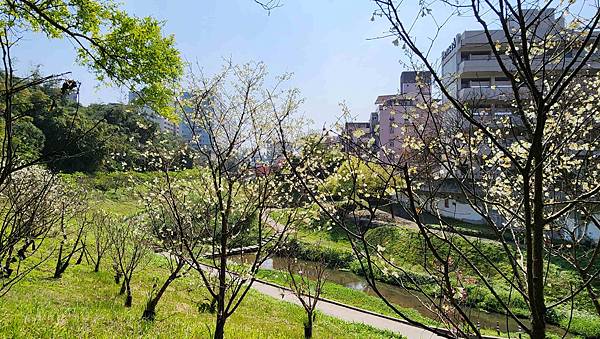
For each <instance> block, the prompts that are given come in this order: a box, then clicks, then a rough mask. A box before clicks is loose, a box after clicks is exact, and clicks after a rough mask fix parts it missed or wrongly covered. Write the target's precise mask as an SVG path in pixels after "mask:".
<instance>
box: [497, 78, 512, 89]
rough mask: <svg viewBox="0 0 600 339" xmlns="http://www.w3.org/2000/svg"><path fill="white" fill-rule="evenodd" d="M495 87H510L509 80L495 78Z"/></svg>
mask: <svg viewBox="0 0 600 339" xmlns="http://www.w3.org/2000/svg"><path fill="white" fill-rule="evenodd" d="M495 83H496V87H511V86H512V84H511V83H510V79H508V78H504V77H496V78H495Z"/></svg>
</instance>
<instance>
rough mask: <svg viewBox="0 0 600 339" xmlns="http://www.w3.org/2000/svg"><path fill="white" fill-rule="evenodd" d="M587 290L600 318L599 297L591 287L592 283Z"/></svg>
mask: <svg viewBox="0 0 600 339" xmlns="http://www.w3.org/2000/svg"><path fill="white" fill-rule="evenodd" d="M586 289H587V292H588V295H589V296H590V299H592V303H593V304H594V307H595V308H596V313H598V315H599V316H600V302H599V301H598V296H597V295H596V292H595V291H594V288H593V287H592V286H591V283H590V284H588V285H587V286H586Z"/></svg>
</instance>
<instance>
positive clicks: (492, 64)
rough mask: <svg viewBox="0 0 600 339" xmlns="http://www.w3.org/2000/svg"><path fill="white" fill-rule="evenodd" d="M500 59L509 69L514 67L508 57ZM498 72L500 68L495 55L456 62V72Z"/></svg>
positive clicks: (500, 70)
mask: <svg viewBox="0 0 600 339" xmlns="http://www.w3.org/2000/svg"><path fill="white" fill-rule="evenodd" d="M502 61H503V62H504V65H505V66H506V67H507V68H508V70H509V71H512V70H513V69H514V67H513V65H512V62H511V61H510V59H509V58H508V57H503V58H502ZM483 72H489V73H500V72H502V68H500V65H499V64H498V61H497V60H496V58H495V57H493V56H491V57H489V58H487V59H475V60H463V61H462V62H461V63H460V64H458V73H459V74H463V73H483Z"/></svg>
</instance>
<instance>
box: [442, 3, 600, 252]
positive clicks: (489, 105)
mask: <svg viewBox="0 0 600 339" xmlns="http://www.w3.org/2000/svg"><path fill="white" fill-rule="evenodd" d="M524 15H525V18H530V19H531V20H533V18H538V20H539V21H537V23H534V24H535V25H536V26H537V31H536V33H537V35H538V36H540V37H545V36H547V35H548V34H550V33H557V32H559V31H565V30H567V29H566V27H565V21H564V17H562V16H559V17H557V16H556V15H555V12H554V10H553V9H547V10H545V11H544V12H540V11H538V10H534V9H532V10H526V11H525V14H524ZM509 27H510V28H511V31H512V32H514V34H515V37H518V34H519V31H518V30H517V29H516V25H515V24H514V20H513V19H510V18H509ZM513 28H514V29H513ZM490 35H491V38H492V41H496V42H497V44H500V46H501V45H502V44H503V43H504V44H506V42H507V39H506V36H505V33H504V31H502V30H491V31H490ZM561 53H563V54H564V55H560V57H559V58H557V59H558V60H559V61H558V62H555V63H549V62H546V63H543V64H542V60H541V59H540V58H534V59H533V60H532V61H531V63H532V66H533V69H534V70H537V69H539V70H540V71H543V72H544V73H545V74H551V73H553V72H558V71H561V70H562V69H564V68H565V66H566V65H567V64H569V63H571V62H573V58H574V53H573V52H572V51H569V50H568V49H566V48H565V49H564V51H562V52H561ZM501 59H502V60H503V61H504V62H503V64H504V65H505V66H506V67H507V70H508V71H509V72H511V71H513V70H514V69H515V67H514V66H513V65H512V62H511V60H510V57H509V56H508V55H502V56H501ZM599 61H600V57H599V56H596V55H594V56H593V57H592V58H590V59H589V61H588V62H587V64H586V65H585V66H584V69H587V70H600V62H599ZM575 64H577V60H576V61H575ZM542 67H543V68H542ZM442 79H443V81H444V82H445V88H446V89H447V90H448V92H449V95H450V96H452V97H454V98H456V99H458V100H459V101H461V102H469V103H471V107H472V114H473V116H479V117H480V119H484V118H486V119H488V121H491V120H493V119H494V118H496V117H499V116H506V115H511V114H512V109H511V106H512V101H513V100H514V98H515V95H514V90H513V87H512V85H511V82H510V80H509V78H508V77H507V75H506V74H505V73H504V72H503V70H502V68H501V66H500V65H499V63H498V61H497V58H496V56H495V55H494V54H493V52H492V47H491V46H490V44H489V40H488V38H487V36H486V34H485V32H484V31H483V30H478V31H464V32H462V33H460V34H457V35H456V37H455V38H454V40H453V41H452V43H451V44H450V46H449V47H448V48H447V49H446V50H445V51H444V52H443V53H442ZM519 94H520V95H521V96H522V98H527V92H526V90H523V92H522V93H521V92H519ZM447 100H448V98H447V97H443V98H442V101H447ZM447 193H449V194H447V195H446V196H445V197H440V199H438V201H437V206H436V207H437V210H438V211H439V212H440V214H441V215H442V216H446V217H452V218H456V219H460V220H464V221H469V222H483V218H482V217H481V216H480V215H479V214H478V213H477V212H476V211H475V210H474V209H473V208H471V206H470V205H468V204H467V203H466V202H465V201H464V200H465V199H460V194H459V193H458V192H454V194H450V193H452V192H447ZM566 222H567V225H568V226H569V227H580V228H582V231H583V232H585V233H586V234H587V236H588V237H590V238H591V239H592V240H594V241H598V239H600V230H599V229H598V228H597V227H595V226H594V225H592V224H591V223H589V224H586V225H583V224H582V223H578V222H576V220H575V219H573V218H571V219H569V220H567V221H566ZM577 224H578V225H579V226H575V225H577Z"/></svg>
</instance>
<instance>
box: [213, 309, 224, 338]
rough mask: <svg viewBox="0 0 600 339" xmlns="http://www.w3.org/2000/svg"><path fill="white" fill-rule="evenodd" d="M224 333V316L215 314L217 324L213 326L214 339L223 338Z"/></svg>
mask: <svg viewBox="0 0 600 339" xmlns="http://www.w3.org/2000/svg"><path fill="white" fill-rule="evenodd" d="M224 334H225V317H223V316H222V315H221V314H217V326H216V327H215V339H223V335H224Z"/></svg>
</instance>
